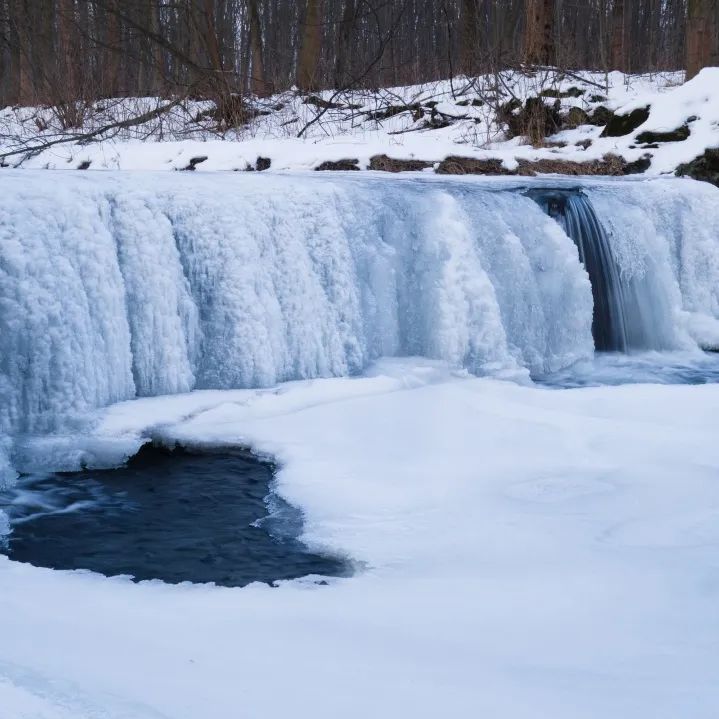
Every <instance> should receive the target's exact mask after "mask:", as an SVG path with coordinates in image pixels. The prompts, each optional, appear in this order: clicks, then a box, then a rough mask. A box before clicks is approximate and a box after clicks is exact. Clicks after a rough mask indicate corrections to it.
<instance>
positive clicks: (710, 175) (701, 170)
mask: <svg viewBox="0 0 719 719" xmlns="http://www.w3.org/2000/svg"><path fill="white" fill-rule="evenodd" d="M676 174H677V175H678V176H679V177H692V178H694V179H695V180H702V181H704V182H710V183H711V184H712V185H716V186H717V187H719V147H714V148H709V149H707V150H705V151H704V154H702V155H699V157H696V158H694V159H693V160H692V161H691V162H686V163H684V164H683V165H679V167H677V171H676Z"/></svg>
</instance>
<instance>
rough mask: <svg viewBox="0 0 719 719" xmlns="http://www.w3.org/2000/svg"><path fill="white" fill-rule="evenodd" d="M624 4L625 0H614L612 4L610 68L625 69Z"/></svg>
mask: <svg viewBox="0 0 719 719" xmlns="http://www.w3.org/2000/svg"><path fill="white" fill-rule="evenodd" d="M625 11H626V5H625V0H614V3H613V4H612V27H611V42H612V46H611V52H610V55H609V57H610V64H611V69H612V70H625V69H626V59H625V55H624V42H625V38H626V29H625V28H626V12H625Z"/></svg>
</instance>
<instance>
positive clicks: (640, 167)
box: [624, 154, 652, 175]
mask: <svg viewBox="0 0 719 719" xmlns="http://www.w3.org/2000/svg"><path fill="white" fill-rule="evenodd" d="M651 164H652V156H651V155H649V154H647V155H643V156H642V157H640V158H639V159H638V160H634V162H627V163H626V164H625V165H624V174H625V175H638V174H640V173H642V172H646V171H647V170H648V169H649V167H650V166H651Z"/></svg>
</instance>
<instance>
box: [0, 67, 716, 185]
mask: <svg viewBox="0 0 719 719" xmlns="http://www.w3.org/2000/svg"><path fill="white" fill-rule="evenodd" d="M682 80H683V77H682V75H681V73H660V74H656V75H623V74H622V73H618V72H612V73H609V74H608V75H604V74H601V73H590V72H582V73H578V74H576V75H574V74H572V75H562V74H561V73H560V74H558V73H556V72H554V71H548V72H537V73H532V74H530V75H523V74H520V73H516V72H504V73H500V74H499V75H496V76H495V75H487V76H480V77H477V78H456V79H455V80H453V81H451V82H450V81H444V82H439V83H432V84H427V85H416V86H410V87H399V88H389V89H385V90H378V91H373V92H369V91H366V92H359V91H356V92H348V93H342V94H341V95H337V94H336V93H333V92H331V91H326V92H324V93H321V94H320V97H321V100H322V101H327V102H330V101H331V102H332V103H334V104H337V105H339V107H336V108H332V109H326V108H324V107H321V106H318V105H316V104H311V103H310V104H308V103H306V102H305V101H304V98H303V97H302V96H300V95H298V94H296V93H293V92H287V93H283V94H281V95H277V96H274V97H272V98H268V99H267V100H263V101H259V102H258V103H257V104H256V105H255V109H259V110H260V111H261V112H263V113H266V114H261V115H260V116H258V117H256V118H254V119H253V120H251V121H249V122H248V124H247V125H245V126H244V127H242V128H241V129H239V130H229V131H222V132H220V131H218V130H217V129H216V128H215V129H213V122H212V121H211V120H209V119H208V118H207V117H203V114H202V113H203V112H207V111H208V110H210V109H211V106H210V105H209V104H208V103H201V102H188V103H186V104H185V105H183V106H182V107H181V108H173V110H172V112H170V113H168V114H167V115H166V116H163V117H161V118H156V119H154V120H151V121H148V122H146V123H143V124H141V125H140V126H137V127H131V128H124V129H114V130H109V131H108V132H107V133H106V134H105V135H104V136H103V137H104V139H102V138H101V139H102V141H101V142H92V143H89V144H88V143H85V144H77V143H71V144H58V145H54V146H52V147H48V148H47V149H45V150H43V151H42V152H39V153H38V154H34V155H32V156H31V157H27V158H25V155H24V154H23V153H21V154H17V155H13V156H11V157H8V158H6V159H5V163H6V164H7V165H9V166H13V165H15V164H17V163H18V162H21V161H22V166H24V167H34V168H52V169H76V168H78V167H80V168H86V167H87V168H88V169H91V170H92V169H123V170H138V169H143V170H149V169H152V170H178V169H185V168H187V167H188V166H191V162H190V161H191V160H193V159H194V160H199V159H200V158H205V159H202V160H201V161H200V162H197V164H195V167H196V169H197V170H198V171H212V170H245V169H247V168H254V167H255V166H256V164H257V160H258V158H266V159H269V160H270V162H271V168H272V169H273V170H275V169H276V170H298V169H299V170H306V169H314V168H316V167H318V166H319V165H320V164H322V163H323V162H327V161H330V162H332V161H338V160H342V159H352V160H357V167H358V168H365V167H367V166H368V165H369V162H370V159H371V158H372V157H373V156H375V155H388V156H389V157H391V158H396V159H418V160H424V161H427V162H430V163H437V162H439V161H441V160H443V159H444V158H446V157H448V156H450V155H462V156H466V157H473V158H480V159H488V158H496V159H498V160H500V161H501V162H502V163H503V165H504V167H505V168H507V169H509V170H513V169H515V168H516V167H517V163H518V161H522V160H529V161H535V160H568V161H573V162H585V161H592V160H599V159H601V158H602V157H604V156H605V155H607V154H610V155H617V156H620V157H623V158H624V159H625V160H626V161H628V162H634V161H636V160H639V159H640V158H642V157H644V156H645V155H648V156H650V157H651V165H650V167H649V169H648V170H647V173H648V174H652V175H658V174H665V173H673V172H674V171H675V169H676V168H677V166H678V165H679V164H681V163H685V162H689V161H691V160H693V159H694V158H695V157H697V156H698V155H701V154H702V153H703V152H704V150H705V149H706V148H707V147H718V146H719V90H718V88H719V68H706V69H704V70H703V71H702V72H701V73H700V74H699V75H698V76H697V77H695V78H694V79H692V80H691V81H690V82H688V83H686V84H682ZM542 91H545V92H550V93H552V95H551V96H550V97H546V98H545V102H546V104H548V105H553V104H554V103H555V97H557V96H558V97H557V99H556V101H557V103H558V106H559V108H560V112H561V114H562V115H564V116H566V115H567V114H568V113H570V111H571V110H572V108H578V109H580V110H581V111H583V112H585V113H587V114H588V115H592V114H593V113H594V112H595V111H596V110H597V108H599V107H603V108H606V109H607V110H609V111H612V112H617V113H618V114H624V113H627V112H630V111H631V110H633V109H636V108H641V107H646V106H649V108H650V114H649V117H648V119H647V120H646V122H644V123H643V124H642V125H641V126H640V127H639V128H637V129H636V130H633V131H631V132H629V133H628V134H626V135H624V136H621V137H600V135H601V133H602V130H603V125H602V124H601V123H600V124H587V123H586V122H585V121H583V120H581V117H582V116H580V118H579V122H580V124H579V125H578V126H576V127H573V128H571V129H563V130H562V131H560V132H559V133H558V134H555V135H553V136H551V137H548V138H547V141H546V143H544V146H541V147H533V146H532V145H531V144H528V141H527V139H526V138H524V137H514V138H511V139H507V132H506V130H507V126H506V124H505V123H504V122H503V120H502V118H501V116H500V114H499V113H498V109H499V108H500V107H501V106H502V105H504V104H506V103H507V102H510V101H512V100H515V99H516V100H518V101H519V102H520V103H521V102H524V100H525V99H526V98H528V97H532V96H537V95H538V94H539V93H540V92H542ZM162 104H163V102H162V101H160V100H157V99H153V98H140V99H133V100H120V101H102V102H99V103H95V104H93V105H90V106H89V107H88V108H87V113H86V114H87V116H86V119H85V124H84V126H83V127H82V128H80V129H79V130H76V131H72V132H80V133H82V132H88V131H92V130H96V129H97V128H99V127H103V126H105V125H108V124H111V123H113V122H117V121H118V120H124V119H127V118H129V117H132V116H133V115H134V114H138V113H142V112H146V111H150V110H152V109H155V108H157V107H158V106H159V105H162ZM685 124H686V126H687V128H688V129H689V133H690V134H689V136H688V138H687V139H685V140H682V141H674V142H661V143H659V144H658V146H656V147H648V146H647V144H652V143H637V141H636V137H637V135H639V134H640V133H641V132H645V131H663V132H667V131H673V130H676V129H678V128H680V127H682V126H683V125H685ZM301 132H302V136H301V137H298V135H299V134H300V133H301ZM66 135H67V133H66V132H65V131H64V130H62V129H61V128H60V127H59V125H58V120H57V118H56V117H55V116H54V115H53V113H52V111H51V110H49V109H47V108H44V109H43V108H6V109H5V110H0V155H1V154H2V153H3V152H5V151H8V150H25V149H28V148H30V147H32V146H34V145H36V144H37V143H38V142H44V141H47V142H53V141H55V140H57V139H60V138H63V137H65V136H66ZM430 169H431V168H430ZM540 171H541V170H540Z"/></svg>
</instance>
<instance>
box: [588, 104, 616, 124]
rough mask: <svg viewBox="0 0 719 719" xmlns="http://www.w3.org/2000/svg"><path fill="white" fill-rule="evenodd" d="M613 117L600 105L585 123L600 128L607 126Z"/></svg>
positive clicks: (612, 114) (611, 113) (610, 112)
mask: <svg viewBox="0 0 719 719" xmlns="http://www.w3.org/2000/svg"><path fill="white" fill-rule="evenodd" d="M613 117H614V113H613V112H612V111H611V110H609V109H607V108H606V107H604V105H600V106H599V107H595V108H594V110H593V111H592V114H591V115H589V117H588V118H587V122H588V123H589V124H590V125H597V126H598V127H601V126H602V125H608V124H609V123H610V121H611V119H612V118H613Z"/></svg>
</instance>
